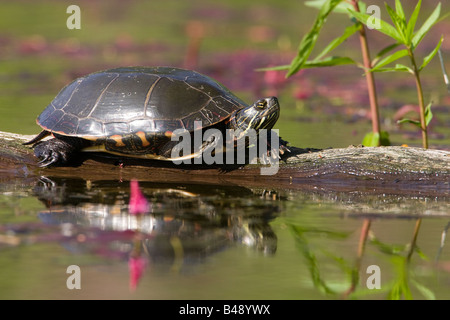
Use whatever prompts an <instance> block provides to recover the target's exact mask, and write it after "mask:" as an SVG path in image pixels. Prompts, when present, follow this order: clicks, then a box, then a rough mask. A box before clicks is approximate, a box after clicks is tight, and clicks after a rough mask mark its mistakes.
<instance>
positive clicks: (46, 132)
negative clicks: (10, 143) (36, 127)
mask: <svg viewBox="0 0 450 320" xmlns="http://www.w3.org/2000/svg"><path fill="white" fill-rule="evenodd" d="M49 135H50V132H48V131H47V130H42V131H41V132H40V133H39V134H38V135H37V136H36V137H34V138H33V139H31V140H30V141H27V142H24V143H22V144H23V145H24V146H26V145H29V144H36V143H37V142H39V141H41V140H42V139H44V138H45V137H47V136H49Z"/></svg>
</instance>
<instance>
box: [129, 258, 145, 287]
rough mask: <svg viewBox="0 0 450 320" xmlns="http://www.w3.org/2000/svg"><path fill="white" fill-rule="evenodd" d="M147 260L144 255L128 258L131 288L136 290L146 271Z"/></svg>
mask: <svg viewBox="0 0 450 320" xmlns="http://www.w3.org/2000/svg"><path fill="white" fill-rule="evenodd" d="M146 266H147V260H146V259H145V258H144V257H141V256H137V257H130V260H128V269H129V270H130V290H131V291H134V290H136V288H137V285H138V283H139V280H140V279H141V277H142V274H143V273H144V271H145V268H146Z"/></svg>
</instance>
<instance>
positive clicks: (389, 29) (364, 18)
mask: <svg viewBox="0 0 450 320" xmlns="http://www.w3.org/2000/svg"><path fill="white" fill-rule="evenodd" d="M349 12H350V13H351V14H352V15H353V16H354V17H355V18H356V19H358V20H359V21H360V22H361V23H363V24H364V25H366V26H367V25H368V21H369V20H370V21H372V19H374V20H375V22H376V23H374V25H379V26H380V28H379V29H377V30H378V31H380V32H382V33H384V34H385V35H387V36H388V37H391V38H392V39H394V40H396V41H398V42H400V43H403V39H402V36H401V35H400V34H399V33H398V31H397V30H396V29H395V28H394V27H393V26H392V25H391V24H389V23H387V22H386V21H384V20H381V19H379V18H377V17H374V16H371V15H368V14H365V13H361V12H357V11H354V10H349Z"/></svg>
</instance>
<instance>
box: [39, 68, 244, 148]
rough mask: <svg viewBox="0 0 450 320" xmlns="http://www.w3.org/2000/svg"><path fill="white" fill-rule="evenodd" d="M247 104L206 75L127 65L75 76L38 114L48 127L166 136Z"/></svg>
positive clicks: (74, 132)
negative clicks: (83, 75)
mask: <svg viewBox="0 0 450 320" xmlns="http://www.w3.org/2000/svg"><path fill="white" fill-rule="evenodd" d="M246 106H247V105H246V104H245V103H244V102H243V101H242V100H240V99H239V98H238V97H236V96H235V95H233V94H232V93H231V92H230V91H229V90H228V89H227V88H225V87H224V86H223V85H221V84H220V83H218V82H217V81H215V80H213V79H212V78H210V77H207V76H205V75H202V74H200V73H198V72H195V71H191V70H184V69H178V68H172V67H128V68H116V69H110V70H105V71H101V72H97V73H92V74H89V75H87V76H85V77H81V78H78V79H76V80H74V81H73V82H72V83H70V84H69V85H67V86H66V87H65V88H63V89H62V90H61V92H60V93H59V94H58V95H57V96H56V98H55V99H54V100H53V101H52V102H51V103H50V104H49V105H48V106H47V108H46V109H45V110H44V111H43V112H42V113H41V114H40V115H39V117H38V118H37V123H38V124H39V125H40V126H41V127H42V128H44V130H47V131H49V132H52V133H57V134H60V135H65V136H74V137H80V138H85V139H88V140H97V139H99V138H108V137H112V136H113V137H121V136H126V135H130V134H136V133H141V134H142V133H145V134H152V136H154V137H159V136H170V133H171V132H173V131H174V130H176V129H186V130H188V131H193V130H194V121H201V122H202V127H203V128H205V127H209V126H213V125H215V124H217V123H219V122H221V121H224V120H225V119H227V118H228V117H229V116H230V115H231V113H233V112H234V111H235V110H239V109H241V108H244V107H246Z"/></svg>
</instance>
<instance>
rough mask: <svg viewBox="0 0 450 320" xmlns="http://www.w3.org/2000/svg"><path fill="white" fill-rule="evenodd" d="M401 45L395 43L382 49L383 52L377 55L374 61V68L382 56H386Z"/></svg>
mask: <svg viewBox="0 0 450 320" xmlns="http://www.w3.org/2000/svg"><path fill="white" fill-rule="evenodd" d="M399 45H400V43H394V44H391V45H388V46H387V47H385V48H383V49H381V51H380V52H378V53H377V56H376V57H375V58H374V59H373V60H372V66H374V65H376V64H377V62H378V61H379V60H380V59H381V57H382V56H384V55H385V54H386V53H388V52H389V51H391V50H394V49H395V48H397V47H398V46H399Z"/></svg>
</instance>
